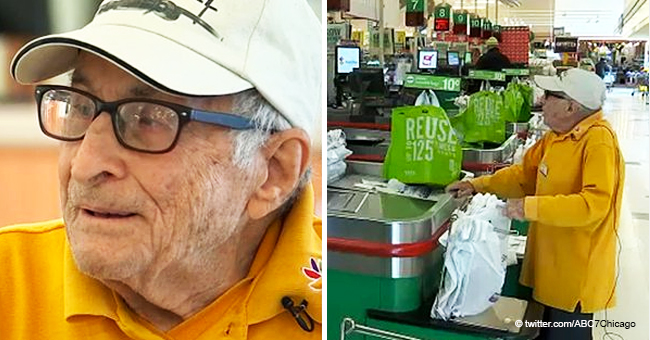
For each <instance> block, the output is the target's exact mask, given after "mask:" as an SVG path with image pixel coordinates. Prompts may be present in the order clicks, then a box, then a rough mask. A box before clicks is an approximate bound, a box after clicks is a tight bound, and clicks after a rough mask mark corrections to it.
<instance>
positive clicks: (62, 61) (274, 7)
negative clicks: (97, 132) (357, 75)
mask: <svg viewBox="0 0 650 340" xmlns="http://www.w3.org/2000/svg"><path fill="white" fill-rule="evenodd" d="M321 41H322V38H321V26H320V23H319V19H318V18H317V17H316V15H315V13H314V11H312V9H311V8H310V7H309V5H308V3H307V1H305V0H246V1H241V0H224V1H218V2H217V1H213V0H206V1H197V0H173V1H171V0H157V1H153V0H151V1H149V0H105V1H103V2H102V4H101V6H100V7H99V10H98V11H97V13H96V14H95V17H94V18H93V20H92V22H91V23H89V24H88V25H87V26H85V27H83V28H81V29H79V30H76V31H72V32H67V33H63V34H55V35H49V36H45V37H42V38H39V39H36V40H33V41H31V42H29V43H28V44H27V45H25V46H24V47H23V48H22V49H21V50H20V51H19V52H18V53H17V54H16V56H15V57H14V59H13V61H12V64H11V74H12V76H13V77H14V78H15V79H16V80H17V81H18V82H20V83H22V84H31V83H36V82H40V81H43V80H45V79H48V78H51V77H53V76H57V75H59V74H62V73H65V72H67V71H69V70H71V69H72V68H73V67H74V66H75V62H76V59H77V57H78V56H79V52H80V51H81V50H84V51H88V52H91V53H94V54H96V55H99V56H101V57H103V58H105V59H107V60H109V61H111V62H113V63H114V64H115V65H117V66H118V67H120V68H122V69H124V70H125V71H127V72H129V73H130V74H132V75H133V76H135V77H137V78H139V79H140V80H142V81H144V82H145V83H147V84H149V85H151V86H153V87H154V88H156V89H158V90H161V91H164V92H167V93H170V94H176V95H185V96H216V95H226V94H233V93H237V92H240V91H243V90H246V89H250V88H255V89H257V91H259V92H260V94H261V95H262V96H263V97H264V98H265V99H266V100H268V101H269V102H270V103H271V104H272V105H273V106H274V107H275V108H276V109H277V110H278V111H280V113H281V114H282V115H283V116H284V117H285V118H286V119H287V120H288V121H289V122H290V123H291V125H292V126H295V127H301V128H303V129H304V130H305V131H306V132H307V133H308V134H309V135H310V136H312V138H313V137H314V136H317V134H316V131H315V130H316V129H317V128H318V126H319V125H318V124H319V123H318V121H319V120H320V117H321V112H322V103H321V97H322V95H321V79H322V77H321V60H322V52H321Z"/></svg>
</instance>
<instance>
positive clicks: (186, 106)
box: [0, 0, 322, 340]
mask: <svg viewBox="0 0 650 340" xmlns="http://www.w3.org/2000/svg"><path fill="white" fill-rule="evenodd" d="M320 42H321V28H320V24H319V21H318V18H317V17H316V16H315V15H314V12H313V11H312V10H311V8H310V7H309V6H308V4H307V2H306V1H305V0H282V1H280V0H266V1H262V0H251V1H243V2H242V1H234V0H232V1H219V2H213V1H211V0H208V1H205V2H204V1H196V0H174V1H173V2H172V1H135V2H134V1H127V0H109V1H104V2H103V3H102V5H101V6H100V8H99V10H98V11H97V14H96V15H95V18H94V19H93V21H92V22H91V23H90V24H89V25H88V26H86V27H84V28H82V29H81V30H78V31H73V32H68V33H64V34H61V35H53V36H47V37H43V38H40V39H37V40H34V41H32V42H30V43H28V44H27V45H26V46H25V47H23V49H22V50H20V51H19V52H18V54H17V55H16V57H15V59H14V61H13V62H12V68H11V72H12V75H13V76H14V78H15V79H17V80H18V81H19V82H21V83H29V84H33V83H41V82H42V81H43V80H45V79H49V78H51V77H53V76H56V75H60V74H63V73H66V72H68V71H70V70H72V73H71V85H70V86H52V85H41V86H38V87H37V90H36V96H37V103H38V113H39V121H40V124H41V128H42V130H43V131H44V133H45V134H47V135H49V136H50V137H53V138H55V139H58V140H62V141H63V142H62V143H61V154H60V160H59V172H60V173H59V179H60V186H61V187H60V189H61V190H60V198H61V206H62V214H63V220H62V221H61V220H58V221H50V222H44V223H36V224H31V225H19V226H13V227H7V228H2V229H0V261H1V262H2V275H0V301H2V302H1V303H0V330H1V331H0V333H1V334H2V335H1V336H0V337H1V338H2V339H21V340H24V339H127V338H130V339H171V338H174V339H180V338H182V339H222V338H229V339H275V338H278V336H279V334H281V336H280V337H282V338H286V339H320V338H321V325H320V322H321V279H320V275H321V273H320V258H321V224H320V220H319V219H317V218H314V217H313V211H314V205H313V200H314V198H313V193H312V188H311V186H310V184H309V170H308V160H309V157H310V149H311V139H312V138H313V136H314V135H315V131H314V130H315V126H316V124H317V121H318V119H320V114H321V109H322V108H321V90H320V89H321V71H320V70H321V66H320V65H321V43H320ZM36 180H37V179H36Z"/></svg>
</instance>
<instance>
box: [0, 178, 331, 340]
mask: <svg viewBox="0 0 650 340" xmlns="http://www.w3.org/2000/svg"><path fill="white" fill-rule="evenodd" d="M313 199H314V198H313V191H312V188H311V186H308V188H307V189H305V190H304V191H303V192H302V193H301V195H300V197H299V199H298V200H297V202H296V203H295V204H294V206H293V208H292V210H291V211H290V212H289V214H288V215H287V217H286V218H285V219H284V221H276V222H275V223H273V224H272V225H271V226H270V227H269V229H268V231H267V233H266V235H265V236H264V238H263V240H262V242H261V243H260V246H259V248H258V251H257V254H256V256H255V259H254V260H253V263H252V265H251V268H250V272H249V274H248V276H247V277H246V278H244V279H243V280H242V281H240V282H239V283H237V284H236V285H235V286H233V287H232V288H231V289H229V290H228V291H227V292H226V293H224V294H223V295H222V296H220V297H219V298H218V299H217V300H215V301H214V302H213V303H212V304H210V305H209V306H207V307H206V308H205V309H203V310H202V311H200V312H199V313H197V314H196V315H194V316H192V317H191V318H189V319H187V320H185V321H184V322H183V323H181V324H179V325H178V326H176V327H175V328H173V329H172V330H170V331H168V332H160V331H158V330H156V329H155V328H154V327H153V326H152V325H151V324H149V323H148V322H146V321H144V320H143V319H141V318H140V317H139V316H138V315H136V314H135V313H133V312H132V311H131V310H130V309H129V308H128V307H127V306H126V305H125V303H124V301H123V300H122V299H121V298H120V297H119V296H117V295H116V294H115V293H114V292H113V291H111V290H109V289H108V288H106V287H105V286H103V285H102V284H101V283H100V282H98V281H96V280H94V279H92V278H90V277H88V276H85V275H84V274H82V273H81V272H79V271H78V270H77V267H76V265H75V262H74V260H73V258H72V255H71V251H70V247H69V244H68V242H67V240H66V235H65V229H64V225H63V223H62V221H60V220H58V221H51V222H46V223H39V224H31V225H18V226H13V227H7V228H0V263H1V268H2V270H1V271H0V338H1V339H3V340H13V339H15V340H19V339H20V340H26V339H38V340H41V339H57V340H60V339H75V340H78V339H93V340H104V339H106V340H108V339H143V340H145V339H146V340H149V339H151V340H154V339H156V340H158V339H179V340H185V339H188V340H189V339H196V340H199V339H210V340H214V339H254V340H262V339H263V340H267V339H321V337H322V335H321V315H322V314H321V288H322V279H321V278H320V274H321V268H320V267H321V265H320V263H321V254H322V251H321V221H320V219H318V218H315V217H314V216H313V210H314V208H313V206H314V203H313ZM284 296H289V297H291V298H292V299H293V301H294V303H296V304H299V303H300V302H301V301H302V300H303V299H304V300H306V301H307V303H308V306H307V313H308V314H309V315H310V316H311V317H312V318H313V319H314V320H315V329H314V330H313V331H312V332H306V331H304V330H302V329H301V328H300V327H299V325H298V323H297V322H296V320H295V319H294V318H293V317H292V316H291V314H290V313H289V312H288V311H286V310H285V309H284V308H283V307H282V305H281V303H280V301H281V299H282V297H284Z"/></svg>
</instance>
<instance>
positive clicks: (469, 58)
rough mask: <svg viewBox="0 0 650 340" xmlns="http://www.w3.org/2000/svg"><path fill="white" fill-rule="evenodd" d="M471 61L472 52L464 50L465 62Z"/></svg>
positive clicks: (469, 62)
mask: <svg viewBox="0 0 650 340" xmlns="http://www.w3.org/2000/svg"><path fill="white" fill-rule="evenodd" d="M471 63H472V52H465V64H471Z"/></svg>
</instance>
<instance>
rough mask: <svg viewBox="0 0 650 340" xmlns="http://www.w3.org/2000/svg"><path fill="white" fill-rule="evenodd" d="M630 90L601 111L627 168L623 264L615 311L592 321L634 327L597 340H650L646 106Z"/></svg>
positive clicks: (617, 91) (599, 333)
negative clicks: (617, 141) (649, 329)
mask: <svg viewBox="0 0 650 340" xmlns="http://www.w3.org/2000/svg"><path fill="white" fill-rule="evenodd" d="M631 93H632V90H631V89H623V88H614V89H612V91H611V92H609V93H608V96H607V101H606V102H605V106H604V107H603V111H604V113H605V117H606V118H607V119H608V120H609V121H610V122H611V123H612V126H613V127H614V129H615V130H616V133H617V135H618V139H619V142H620V145H621V149H622V153H623V157H624V158H625V164H626V167H625V169H626V176H625V177H626V178H625V188H624V190H623V202H622V208H621V219H620V227H619V237H620V244H621V247H620V258H619V264H620V267H619V273H618V275H619V277H618V281H617V287H616V294H617V301H618V302H617V305H616V307H615V308H612V309H610V310H608V311H607V313H605V312H600V313H596V315H595V316H594V319H597V320H604V319H605V318H607V320H610V321H616V322H632V321H633V322H635V323H636V326H635V327H634V328H629V329H625V328H609V327H608V328H607V331H608V332H612V333H616V334H618V335H619V336H616V335H613V334H612V335H611V336H606V335H605V329H603V328H601V327H597V328H596V329H594V333H593V334H594V339H595V340H610V339H611V340H620V339H625V340H636V339H648V227H649V225H648V210H649V209H648V202H649V201H648V192H649V190H648V188H649V185H648V184H649V183H648V172H649V155H650V141H649V139H648V132H649V127H650V125H649V123H650V121H649V113H648V107H649V106H648V105H646V104H645V102H644V100H643V99H642V98H641V96H640V95H639V94H635V95H634V96H632V95H631Z"/></svg>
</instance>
